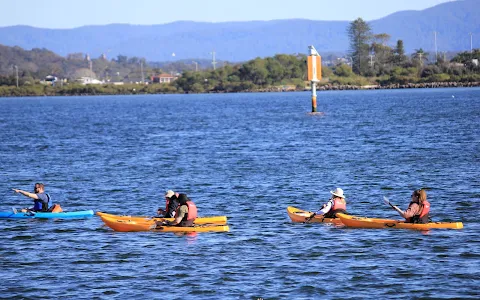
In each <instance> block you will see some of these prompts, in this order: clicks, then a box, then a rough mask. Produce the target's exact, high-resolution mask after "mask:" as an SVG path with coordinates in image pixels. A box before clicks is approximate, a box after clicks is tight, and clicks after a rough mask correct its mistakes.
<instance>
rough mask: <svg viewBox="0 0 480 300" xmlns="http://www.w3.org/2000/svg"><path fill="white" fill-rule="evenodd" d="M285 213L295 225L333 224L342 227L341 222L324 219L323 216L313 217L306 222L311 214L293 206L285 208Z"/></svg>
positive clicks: (334, 219)
mask: <svg viewBox="0 0 480 300" xmlns="http://www.w3.org/2000/svg"><path fill="white" fill-rule="evenodd" d="M287 213H288V216H289V217H290V219H291V220H292V222H295V223H304V222H307V223H333V224H335V225H342V221H340V219H338V218H324V217H323V216H315V217H313V218H312V219H310V220H308V219H309V218H310V216H311V215H312V214H313V212H311V211H305V210H301V209H299V208H296V207H293V206H289V207H287Z"/></svg>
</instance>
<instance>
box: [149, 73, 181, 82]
mask: <svg viewBox="0 0 480 300" xmlns="http://www.w3.org/2000/svg"><path fill="white" fill-rule="evenodd" d="M177 78H178V77H177V76H172V75H170V74H167V73H163V74H160V75H156V76H152V77H151V78H150V79H151V80H152V83H170V82H172V81H174V80H177Z"/></svg>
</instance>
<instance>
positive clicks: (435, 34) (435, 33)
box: [433, 31, 438, 63]
mask: <svg viewBox="0 0 480 300" xmlns="http://www.w3.org/2000/svg"><path fill="white" fill-rule="evenodd" d="M433 35H434V36H435V63H437V56H438V53H437V32H436V31H434V32H433Z"/></svg>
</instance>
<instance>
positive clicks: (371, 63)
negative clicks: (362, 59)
mask: <svg viewBox="0 0 480 300" xmlns="http://www.w3.org/2000/svg"><path fill="white" fill-rule="evenodd" d="M369 56H370V67H371V68H373V57H374V55H373V54H370V55H369Z"/></svg>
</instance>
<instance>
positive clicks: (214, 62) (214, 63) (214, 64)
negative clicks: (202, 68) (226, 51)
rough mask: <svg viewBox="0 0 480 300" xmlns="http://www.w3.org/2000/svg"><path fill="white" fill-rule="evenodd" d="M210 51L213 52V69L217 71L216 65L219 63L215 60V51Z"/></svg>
mask: <svg viewBox="0 0 480 300" xmlns="http://www.w3.org/2000/svg"><path fill="white" fill-rule="evenodd" d="M210 53H211V54H212V65H213V70H214V71H215V69H216V67H215V66H216V64H217V62H216V61H215V51H213V52H210Z"/></svg>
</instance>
